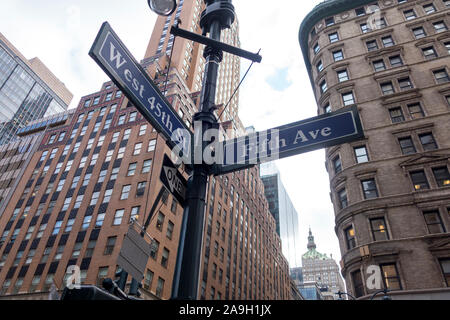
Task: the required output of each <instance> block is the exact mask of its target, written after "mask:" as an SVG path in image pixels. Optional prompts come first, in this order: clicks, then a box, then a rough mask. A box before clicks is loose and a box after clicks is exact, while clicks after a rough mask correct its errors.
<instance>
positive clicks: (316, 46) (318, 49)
mask: <svg viewBox="0 0 450 320" xmlns="http://www.w3.org/2000/svg"><path fill="white" fill-rule="evenodd" d="M319 51H320V46H319V44H318V43H316V44H315V45H314V53H315V54H317V53H319Z"/></svg>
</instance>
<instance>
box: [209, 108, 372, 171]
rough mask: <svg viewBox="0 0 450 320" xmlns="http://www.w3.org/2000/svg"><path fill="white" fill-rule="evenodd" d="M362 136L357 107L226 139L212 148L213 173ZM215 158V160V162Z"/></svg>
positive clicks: (236, 168)
mask: <svg viewBox="0 0 450 320" xmlns="http://www.w3.org/2000/svg"><path fill="white" fill-rule="evenodd" d="M363 137H364V132H363V130H362V126H361V120H360V118H359V115H358V111H357V107H356V106H353V107H350V108H345V109H341V110H339V111H336V112H332V113H328V114H325V115H320V116H318V117H314V118H310V119H306V120H302V121H298V122H294V123H290V124H286V125H283V126H280V127H276V128H273V129H270V130H265V131H261V132H256V133H251V134H249V135H247V136H244V137H239V138H236V139H232V140H227V141H224V142H222V143H220V146H219V147H218V148H216V154H215V157H216V160H218V161H220V159H223V162H222V165H220V166H219V165H216V166H215V169H214V173H215V174H216V175H217V174H224V173H227V172H232V171H236V170H241V169H243V168H245V167H248V166H251V165H255V164H258V163H262V162H268V161H273V160H277V159H282V158H286V157H290V156H293V155H296V154H300V153H304V152H309V151H313V150H317V149H322V148H327V147H331V146H334V145H338V144H342V143H346V142H350V141H354V140H359V139H361V138H363ZM218 161H216V162H218Z"/></svg>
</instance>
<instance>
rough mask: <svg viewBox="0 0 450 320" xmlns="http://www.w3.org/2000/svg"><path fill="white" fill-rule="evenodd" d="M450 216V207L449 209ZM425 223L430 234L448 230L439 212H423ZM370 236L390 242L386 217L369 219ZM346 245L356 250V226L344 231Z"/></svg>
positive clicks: (349, 248)
mask: <svg viewBox="0 0 450 320" xmlns="http://www.w3.org/2000/svg"><path fill="white" fill-rule="evenodd" d="M447 211H448V213H449V214H450V207H449V208H447ZM422 214H423V218H424V220H423V221H424V223H425V224H426V226H427V230H428V232H429V233H430V234H436V233H445V232H446V228H445V225H444V223H443V221H442V219H441V215H440V213H439V210H427V211H423V212H422ZM368 222H369V226H370V234H371V235H372V241H385V240H390V239H391V237H390V235H389V230H388V227H387V224H386V220H385V218H384V217H376V218H370V219H369V221H368ZM344 236H345V245H346V249H347V250H351V249H353V248H356V246H357V240H356V234H355V229H354V226H353V225H352V226H349V227H347V228H345V229H344Z"/></svg>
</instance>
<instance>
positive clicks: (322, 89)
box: [320, 80, 328, 93]
mask: <svg viewBox="0 0 450 320" xmlns="http://www.w3.org/2000/svg"><path fill="white" fill-rule="evenodd" d="M327 89H328V87H327V82H326V81H325V80H323V81H322V82H321V83H320V93H324V92H325V91H327Z"/></svg>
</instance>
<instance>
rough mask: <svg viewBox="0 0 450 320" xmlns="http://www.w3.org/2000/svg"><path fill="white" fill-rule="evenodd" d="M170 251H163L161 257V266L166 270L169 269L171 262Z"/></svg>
mask: <svg viewBox="0 0 450 320" xmlns="http://www.w3.org/2000/svg"><path fill="white" fill-rule="evenodd" d="M169 254H170V252H169V250H168V249H167V248H164V249H163V252H162V255H161V265H162V266H163V267H164V268H167V262H168V261H169Z"/></svg>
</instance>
